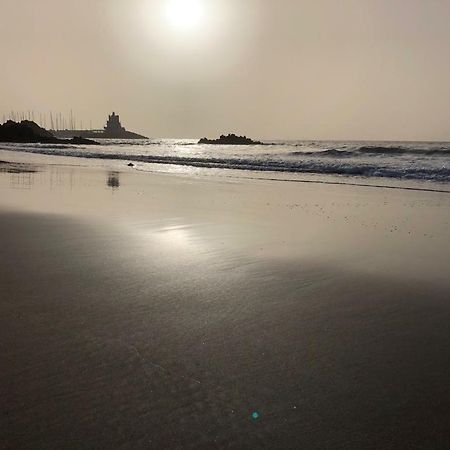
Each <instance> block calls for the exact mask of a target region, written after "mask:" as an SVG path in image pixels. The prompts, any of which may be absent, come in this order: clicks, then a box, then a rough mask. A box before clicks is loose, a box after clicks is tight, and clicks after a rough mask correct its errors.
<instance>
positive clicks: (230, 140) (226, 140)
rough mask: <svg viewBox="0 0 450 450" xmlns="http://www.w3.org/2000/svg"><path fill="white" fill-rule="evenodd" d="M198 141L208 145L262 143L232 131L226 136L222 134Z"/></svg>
mask: <svg viewBox="0 0 450 450" xmlns="http://www.w3.org/2000/svg"><path fill="white" fill-rule="evenodd" d="M198 143H199V144H210V145H263V143H262V142H260V141H254V140H252V139H250V138H248V137H247V136H236V135H235V134H233V133H232V134H228V135H227V136H225V135H223V134H222V135H221V136H220V138H219V139H208V138H202V139H200V140H199V141H198Z"/></svg>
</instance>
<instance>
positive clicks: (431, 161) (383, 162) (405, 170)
mask: <svg viewBox="0 0 450 450" xmlns="http://www.w3.org/2000/svg"><path fill="white" fill-rule="evenodd" d="M0 149H3V150H9V151H19V152H31V153H38V154H45V155H55V156H65V157H76V158H89V159H92V158H94V159H97V160H110V161H115V163H114V164H115V165H117V164H118V163H119V164H120V163H121V162H123V163H126V164H128V163H130V162H131V163H133V164H134V165H135V167H136V168H137V169H139V170H151V171H155V170H156V171H175V170H176V171H180V170H181V172H182V171H188V172H192V171H193V170H194V169H195V170H196V171H197V172H201V173H203V174H205V173H206V174H207V173H208V172H210V171H211V169H229V170H230V169H231V170H233V171H239V172H233V173H234V174H236V173H238V174H242V175H243V174H244V173H245V175H246V176H248V174H249V172H250V173H253V174H254V173H255V172H258V173H259V174H260V175H261V176H265V177H267V176H268V175H269V174H273V175H274V176H275V177H277V178H278V179H287V178H292V177H294V179H301V178H305V177H307V178H308V179H311V178H314V177H316V178H317V179H319V180H321V181H324V180H325V181H326V180H327V179H329V178H330V177H339V179H340V180H341V181H342V182H344V183H345V182H349V183H351V182H355V183H364V182H367V183H379V184H387V185H392V184H393V183H394V184H399V185H400V186H407V185H411V186H417V185H418V184H419V185H421V184H423V183H426V184H427V185H428V184H429V183H432V185H433V186H436V188H437V189H439V187H437V186H438V185H439V186H440V188H442V189H444V187H443V186H442V184H443V185H448V183H449V182H450V142H386V141H383V142H381V141H380V142H375V141H271V142H269V141H267V142H264V145H251V146H224V145H199V144H197V141H194V140H188V139H183V140H180V139H148V140H135V141H132V140H102V141H101V145H100V146H75V145H54V144H49V145H45V144H0ZM199 169H201V170H199ZM215 172H216V171H215ZM221 172H222V173H224V172H223V171H221ZM263 172H264V175H262V173H263ZM225 173H227V172H225Z"/></svg>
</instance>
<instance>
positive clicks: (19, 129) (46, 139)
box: [0, 120, 100, 145]
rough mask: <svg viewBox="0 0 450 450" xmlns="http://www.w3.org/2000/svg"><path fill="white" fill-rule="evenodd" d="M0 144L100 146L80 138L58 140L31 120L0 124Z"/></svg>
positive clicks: (10, 121) (9, 121)
mask: <svg viewBox="0 0 450 450" xmlns="http://www.w3.org/2000/svg"><path fill="white" fill-rule="evenodd" d="M0 142H17V143H25V144H28V143H38V144H74V145H100V144H99V143H98V142H95V141H91V140H90V139H85V138H83V137H81V136H75V137H73V138H72V139H59V138H57V137H55V136H54V135H53V134H52V133H51V132H50V131H47V130H46V129H45V128H42V127H40V126H39V125H38V124H37V123H35V122H33V121H31V120H22V122H14V121H12V120H8V121H7V122H5V123H4V124H3V125H1V124H0Z"/></svg>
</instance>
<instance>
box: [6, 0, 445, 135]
mask: <svg viewBox="0 0 450 450" xmlns="http://www.w3.org/2000/svg"><path fill="white" fill-rule="evenodd" d="M184 1H185V2H187V3H189V2H193V3H192V4H191V5H190V7H189V8H188V9H187V10H184V9H185V6H186V5H184V6H183V0H76V1H75V0H0V55H1V61H2V64H1V69H0V119H1V117H2V115H3V114H5V113H7V112H8V111H9V110H11V109H14V110H16V111H21V110H27V111H28V110H32V109H33V110H35V111H36V112H35V117H36V116H37V112H38V111H40V112H48V111H50V110H52V111H61V112H63V113H65V114H66V115H67V114H68V111H70V109H72V110H73V111H74V113H75V114H76V115H77V117H78V119H83V121H84V124H89V121H90V120H92V124H93V125H95V126H96V127H101V126H103V125H104V122H105V120H106V116H107V114H108V113H110V112H111V111H113V110H114V111H116V112H118V113H120V115H121V119H122V123H123V124H124V125H125V126H126V127H127V128H128V129H131V130H133V131H137V132H142V133H145V134H147V135H149V136H151V137H201V136H211V137H212V136H216V135H217V134H220V133H222V132H238V133H245V134H247V135H250V136H252V137H255V138H269V139H270V138H285V139H289V138H291V139H296V138H298V139H410V140H415V139H418V140H419V139H433V140H450V0H184ZM174 3H175V5H174ZM195 3H196V4H195Z"/></svg>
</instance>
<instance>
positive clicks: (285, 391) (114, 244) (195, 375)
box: [0, 152, 450, 449]
mask: <svg viewBox="0 0 450 450" xmlns="http://www.w3.org/2000/svg"><path fill="white" fill-rule="evenodd" d="M12 158H13V155H12V154H9V153H7V152H3V153H2V154H0V159H1V160H3V161H11V159H12ZM40 158H41V159H38V158H37V157H34V159H33V164H31V165H30V164H28V165H26V166H24V165H21V164H20V163H23V162H24V161H21V160H20V157H18V158H17V161H13V162H15V163H16V164H14V165H11V164H4V163H3V164H0V193H1V196H0V361H1V367H2V368H1V371H0V405H1V406H0V448H11V449H36V448H39V449H47V448H48V449H60V448H65V449H66V448H68V449H70V448H73V449H93V448H108V449H110V448H123V449H138V448H157V449H160V448H170V449H172V448H302V449H338V448H343V449H347V448H348V449H353V448H357V449H369V448H370V449H371V448H374V449H375V448H377V449H378V448H380V449H381V448H382V449H390V448H392V449H394V448H395V449H398V448H405V449H406V448H417V449H444V448H447V445H448V439H449V437H450V432H449V429H450V416H449V413H448V408H449V399H450V388H449V387H448V379H449V375H450V360H449V358H448V349H449V348H450V327H449V326H448V324H449V319H450V280H449V277H448V273H449V266H450V239H449V238H450V235H449V229H450V227H449V221H450V195H449V194H446V193H433V192H419V191H402V190H389V189H375V188H365V187H355V186H345V185H337V186H332V185H320V184H317V185H315V184H302V183H288V182H278V181H267V180H242V179H234V178H222V177H220V176H212V177H199V176H197V177H194V176H186V175H176V174H155V173H139V172H137V171H136V170H134V169H132V168H130V169H128V168H127V167H116V166H112V167H104V166H98V167H95V168H91V169H87V168H81V167H77V166H74V165H72V166H70V165H67V164H68V162H67V161H66V160H61V159H58V158H54V159H52V158H49V157H40ZM61 161H63V164H64V165H61ZM2 168H3V169H2ZM1 169H2V170H1Z"/></svg>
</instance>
